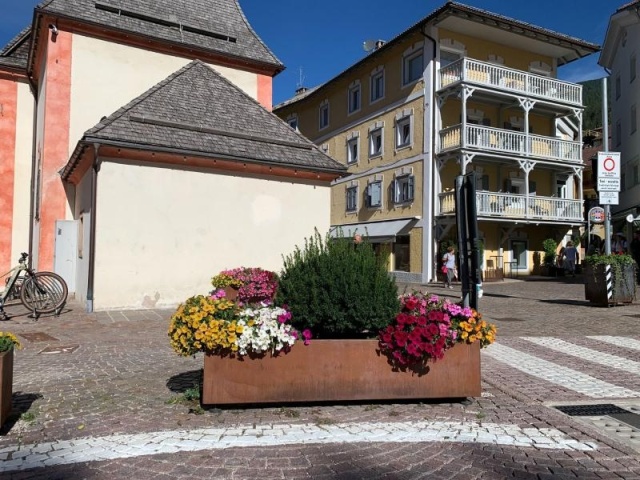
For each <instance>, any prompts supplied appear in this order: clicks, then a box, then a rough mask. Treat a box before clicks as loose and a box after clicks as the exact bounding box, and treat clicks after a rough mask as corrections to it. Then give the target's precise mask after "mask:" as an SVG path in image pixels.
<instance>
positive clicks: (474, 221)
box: [465, 172, 482, 310]
mask: <svg viewBox="0 0 640 480" xmlns="http://www.w3.org/2000/svg"><path fill="white" fill-rule="evenodd" d="M465 177H466V178H465V197H466V206H467V208H466V214H467V215H466V217H467V218H466V221H467V235H468V240H469V245H470V247H471V251H470V252H469V253H470V255H469V260H470V263H471V266H470V268H469V277H470V278H469V284H470V292H469V293H470V295H469V297H470V298H469V306H470V307H471V308H475V309H476V310H477V309H478V298H479V297H480V296H481V295H482V293H481V292H482V279H481V272H480V267H481V265H480V238H479V237H478V211H477V209H476V172H471V173H469V174H467V175H466V176H465Z"/></svg>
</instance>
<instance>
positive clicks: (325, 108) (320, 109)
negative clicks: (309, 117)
mask: <svg viewBox="0 0 640 480" xmlns="http://www.w3.org/2000/svg"><path fill="white" fill-rule="evenodd" d="M324 112H326V115H325V114H324ZM330 113H331V111H330V108H329V101H328V100H325V101H324V102H322V103H321V104H320V106H319V107H318V130H324V129H325V128H327V127H328V126H329V115H330ZM325 117H326V123H325V124H323V119H325Z"/></svg>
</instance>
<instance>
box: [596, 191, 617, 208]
mask: <svg viewBox="0 0 640 480" xmlns="http://www.w3.org/2000/svg"><path fill="white" fill-rule="evenodd" d="M598 197H599V199H600V205H618V192H606V191H604V192H603V191H600V192H598Z"/></svg>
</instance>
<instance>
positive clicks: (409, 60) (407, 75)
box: [402, 49, 424, 85]
mask: <svg viewBox="0 0 640 480" xmlns="http://www.w3.org/2000/svg"><path fill="white" fill-rule="evenodd" d="M423 70H424V68H423V62H422V49H419V50H417V51H415V52H413V53H411V54H409V55H406V56H405V57H404V59H403V66H402V85H409V84H410V83H413V82H416V81H418V80H420V79H421V78H422V71H423Z"/></svg>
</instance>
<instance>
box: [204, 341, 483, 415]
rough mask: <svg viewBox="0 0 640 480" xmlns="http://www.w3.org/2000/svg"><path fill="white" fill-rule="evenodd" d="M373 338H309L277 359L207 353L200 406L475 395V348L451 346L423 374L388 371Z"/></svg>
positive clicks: (477, 388) (478, 391) (476, 345)
mask: <svg viewBox="0 0 640 480" xmlns="http://www.w3.org/2000/svg"><path fill="white" fill-rule="evenodd" d="M377 350H378V342H377V340H313V341H311V343H310V344H309V345H307V346H304V345H302V344H301V343H299V344H296V345H295V346H294V347H293V348H292V349H291V351H290V352H289V353H287V354H281V355H279V356H277V357H271V356H265V357H262V358H248V357H244V358H242V359H239V358H230V357H221V356H219V355H206V356H205V359H204V381H203V392H202V403H203V404H205V405H225V404H227V405H228V404H245V403H287V402H324V401H348V400H393V399H422V398H425V399H426V398H463V397H478V396H480V394H481V387H480V344H479V342H476V343H474V344H472V345H466V344H456V345H455V346H454V347H453V348H451V349H449V350H447V352H446V353H445V356H444V358H443V359H442V360H438V361H436V362H429V364H428V365H429V369H428V372H427V373H425V374H423V375H418V374H416V373H414V372H411V371H405V372H401V371H393V369H392V367H391V366H390V365H389V363H388V359H387V357H386V356H384V355H381V354H379V353H378V351H377Z"/></svg>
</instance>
